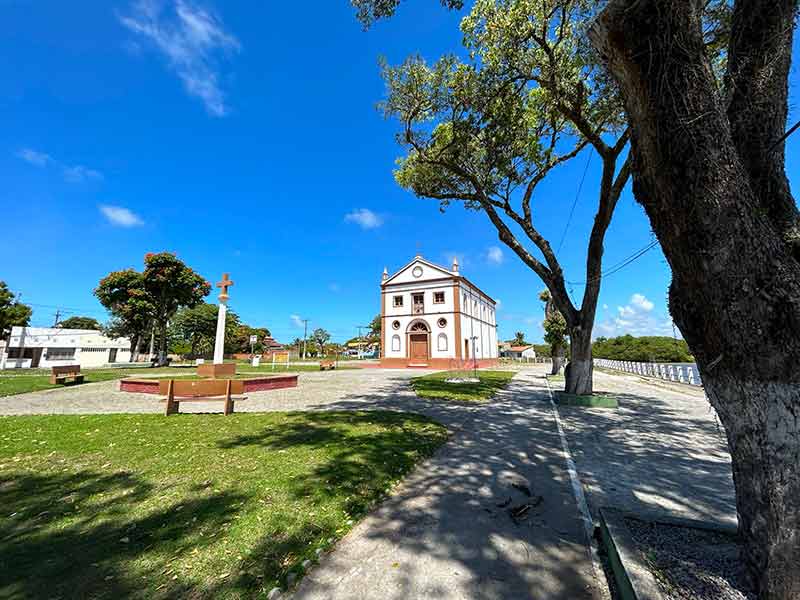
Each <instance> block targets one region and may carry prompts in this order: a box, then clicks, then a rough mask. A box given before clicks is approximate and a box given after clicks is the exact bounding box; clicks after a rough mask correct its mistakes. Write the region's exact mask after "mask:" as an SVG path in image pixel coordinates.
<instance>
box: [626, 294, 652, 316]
mask: <svg viewBox="0 0 800 600" xmlns="http://www.w3.org/2000/svg"><path fill="white" fill-rule="evenodd" d="M631 304H633V305H634V306H638V307H639V308H641V309H642V310H643V311H645V312H650V311H651V310H653V307H654V306H655V304H653V303H652V302H650V300H648V299H647V298H645V297H644V296H643V295H642V294H634V295H633V296H631Z"/></svg>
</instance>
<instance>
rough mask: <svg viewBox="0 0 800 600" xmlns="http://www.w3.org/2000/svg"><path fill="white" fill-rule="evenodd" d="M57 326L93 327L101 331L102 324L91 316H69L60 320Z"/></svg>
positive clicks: (68, 327) (66, 327) (70, 327)
mask: <svg viewBox="0 0 800 600" xmlns="http://www.w3.org/2000/svg"><path fill="white" fill-rule="evenodd" d="M58 326H59V327H60V328H61V329H94V330H96V331H103V326H102V325H101V324H100V322H99V321H98V320H97V319H93V318H92V317H77V316H76V317H69V318H68V319H64V320H63V321H61V322H60V323H59V324H58Z"/></svg>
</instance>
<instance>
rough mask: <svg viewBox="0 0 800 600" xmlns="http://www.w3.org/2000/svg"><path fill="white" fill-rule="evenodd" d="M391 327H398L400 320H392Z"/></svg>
mask: <svg viewBox="0 0 800 600" xmlns="http://www.w3.org/2000/svg"><path fill="white" fill-rule="evenodd" d="M392 329H400V321H392Z"/></svg>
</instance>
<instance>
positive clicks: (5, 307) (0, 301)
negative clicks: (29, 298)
mask: <svg viewBox="0 0 800 600" xmlns="http://www.w3.org/2000/svg"><path fill="white" fill-rule="evenodd" d="M32 313H33V311H32V310H31V307H30V306H28V305H27V304H22V303H21V302H20V301H19V299H18V298H17V297H16V296H14V294H12V293H11V290H9V289H8V285H6V282H5V281H0V339H2V340H5V339H8V336H9V334H10V333H11V328H12V327H14V326H19V327H26V326H27V325H29V324H30V320H31V314H32Z"/></svg>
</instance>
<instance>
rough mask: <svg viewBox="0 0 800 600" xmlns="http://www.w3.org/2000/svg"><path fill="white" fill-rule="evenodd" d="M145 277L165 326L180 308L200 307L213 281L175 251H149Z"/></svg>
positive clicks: (156, 317)
mask: <svg viewBox="0 0 800 600" xmlns="http://www.w3.org/2000/svg"><path fill="white" fill-rule="evenodd" d="M142 278H143V281H144V290H145V292H146V293H147V295H148V296H149V298H150V302H151V304H152V306H153V310H154V316H155V320H156V323H158V324H160V325H161V326H162V327H166V323H167V321H168V320H169V319H170V318H172V316H173V315H174V314H175V313H176V312H177V310H178V309H179V308H180V307H182V306H185V307H188V308H192V307H194V306H197V305H198V304H199V303H200V302H202V300H203V298H204V297H206V296H208V294H209V292H210V291H211V283H210V282H208V281H206V280H205V279H204V278H202V277H201V276H200V275H198V274H197V273H195V272H194V271H193V270H192V269H191V268H190V267H188V266H186V264H185V263H184V262H183V261H181V260H180V259H178V257H177V256H175V255H174V254H172V253H171V252H159V253H157V254H152V253H151V254H146V255H145V257H144V272H143V273H142Z"/></svg>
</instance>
